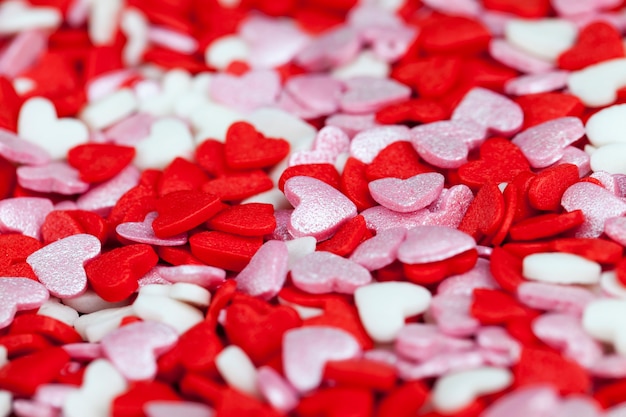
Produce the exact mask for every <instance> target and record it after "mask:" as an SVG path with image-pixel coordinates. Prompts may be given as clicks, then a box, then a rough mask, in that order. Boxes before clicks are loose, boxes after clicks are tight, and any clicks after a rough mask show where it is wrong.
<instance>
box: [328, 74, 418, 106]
mask: <svg viewBox="0 0 626 417" xmlns="http://www.w3.org/2000/svg"><path fill="white" fill-rule="evenodd" d="M410 96H411V89H410V88H409V87H407V86H406V85H404V84H400V83H399V82H397V81H395V80H392V79H387V78H376V77H354V78H351V79H349V80H347V81H346V92H345V93H344V94H343V95H342V96H341V99H340V107H341V109H342V110H343V111H345V112H346V113H368V112H375V111H377V110H379V109H381V108H383V107H385V106H387V105H389V104H394V103H398V102H401V101H404V100H406V99H408V98H409V97H410Z"/></svg>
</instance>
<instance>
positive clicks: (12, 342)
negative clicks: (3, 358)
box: [0, 333, 53, 359]
mask: <svg viewBox="0 0 626 417" xmlns="http://www.w3.org/2000/svg"><path fill="white" fill-rule="evenodd" d="M0 345H2V346H4V348H5V349H6V350H7V357H8V358H9V359H13V358H16V357H18V356H23V355H29V354H31V353H34V352H37V351H40V350H43V349H47V348H49V347H52V346H53V345H52V343H51V342H50V341H49V340H48V339H47V338H45V337H43V336H41V335H38V334H32V333H24V334H8V335H6V336H2V337H0Z"/></svg>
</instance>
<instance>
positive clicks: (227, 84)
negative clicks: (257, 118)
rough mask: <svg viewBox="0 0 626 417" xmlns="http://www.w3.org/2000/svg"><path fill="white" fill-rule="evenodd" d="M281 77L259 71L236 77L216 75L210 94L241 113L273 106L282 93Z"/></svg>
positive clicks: (271, 71) (270, 71)
mask: <svg viewBox="0 0 626 417" xmlns="http://www.w3.org/2000/svg"><path fill="white" fill-rule="evenodd" d="M280 88H281V87H280V77H279V75H278V73H277V72H276V71H273V70H257V71H250V72H247V73H245V74H244V75H242V76H239V77H237V76H235V75H230V74H226V73H218V74H215V77H214V78H213V80H212V82H211V85H210V94H211V98H213V99H214V100H215V101H216V102H218V103H221V104H224V105H226V106H228V107H231V108H233V109H236V110H239V111H241V112H248V111H251V110H254V109H256V108H258V107H262V106H266V105H270V104H273V103H274V102H275V101H276V98H277V97H278V93H280Z"/></svg>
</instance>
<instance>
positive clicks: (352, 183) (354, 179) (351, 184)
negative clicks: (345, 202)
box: [341, 157, 377, 211]
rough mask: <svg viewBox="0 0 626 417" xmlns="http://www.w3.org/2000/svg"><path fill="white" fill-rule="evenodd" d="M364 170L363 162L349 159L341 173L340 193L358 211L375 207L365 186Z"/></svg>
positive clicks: (365, 166) (365, 167)
mask: <svg viewBox="0 0 626 417" xmlns="http://www.w3.org/2000/svg"><path fill="white" fill-rule="evenodd" d="M366 169H367V165H366V164H365V163H364V162H361V161H359V160H358V159H356V158H353V157H350V158H348V161H347V162H346V165H345V166H344V168H343V172H342V173H341V192H343V194H344V195H345V196H346V197H348V198H349V199H350V200H351V201H352V202H353V203H354V205H356V207H357V209H358V211H363V210H365V209H368V208H370V207H374V206H376V205H377V204H376V201H374V199H373V198H372V196H371V195H370V190H369V188H368V186H367V184H368V181H367V178H365V170H366Z"/></svg>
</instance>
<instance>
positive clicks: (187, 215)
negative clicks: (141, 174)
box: [152, 190, 222, 238]
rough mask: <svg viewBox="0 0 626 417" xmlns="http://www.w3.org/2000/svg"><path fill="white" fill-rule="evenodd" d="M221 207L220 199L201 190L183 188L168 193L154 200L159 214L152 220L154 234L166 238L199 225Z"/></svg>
mask: <svg viewBox="0 0 626 417" xmlns="http://www.w3.org/2000/svg"><path fill="white" fill-rule="evenodd" d="M221 208H222V203H221V201H220V199H219V198H218V197H217V196H215V195H213V194H207V193H204V192H202V191H193V190H183V191H175V192H172V193H169V194H167V195H165V196H163V197H161V198H160V199H158V200H157V202H156V211H157V212H158V213H159V216H158V217H157V218H156V219H155V220H154V222H152V229H154V234H155V235H156V236H157V237H160V238H167V237H172V236H176V235H178V234H181V233H184V232H186V231H188V230H191V229H193V228H194V227H196V226H199V225H201V224H202V223H204V222H205V221H207V220H209V219H210V218H211V217H213V216H214V215H215V214H216V213H217V212H218V211H220V210H221Z"/></svg>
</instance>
